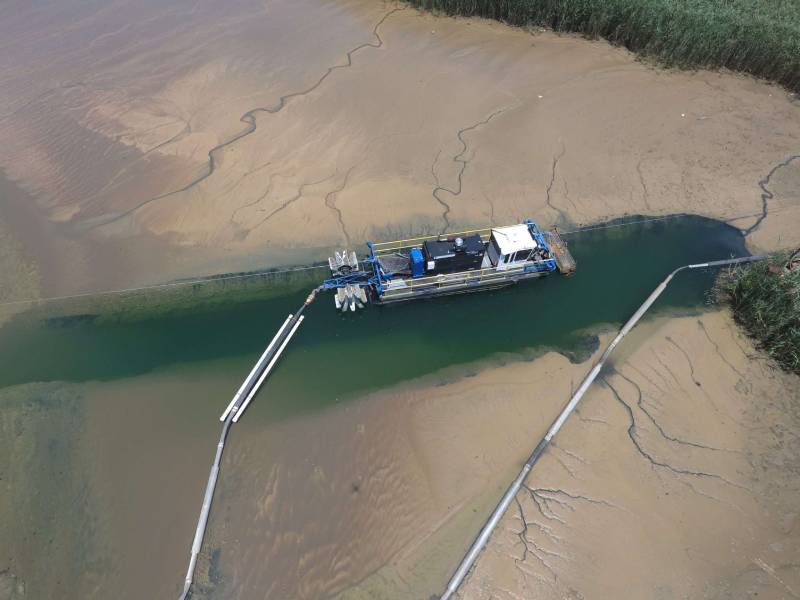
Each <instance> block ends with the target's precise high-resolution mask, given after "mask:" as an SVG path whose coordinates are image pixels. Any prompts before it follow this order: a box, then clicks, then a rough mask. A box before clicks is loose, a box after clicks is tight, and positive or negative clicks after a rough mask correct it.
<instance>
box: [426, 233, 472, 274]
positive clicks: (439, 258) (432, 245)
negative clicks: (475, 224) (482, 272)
mask: <svg viewBox="0 0 800 600" xmlns="http://www.w3.org/2000/svg"><path fill="white" fill-rule="evenodd" d="M485 251H486V244H484V243H483V242H482V241H481V236H480V235H467V236H464V237H457V238H453V239H447V240H428V241H426V242H424V243H423V244H422V252H423V254H424V255H425V274H426V275H436V274H438V273H455V272H457V271H468V270H470V269H479V268H480V266H481V262H482V261H483V254H484V252H485Z"/></svg>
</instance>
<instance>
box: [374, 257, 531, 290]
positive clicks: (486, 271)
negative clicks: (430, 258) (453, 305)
mask: <svg viewBox="0 0 800 600" xmlns="http://www.w3.org/2000/svg"><path fill="white" fill-rule="evenodd" d="M545 262H547V261H531V262H525V263H523V264H521V265H520V266H518V267H511V268H509V269H505V270H502V271H498V270H497V269H496V268H495V267H486V268H483V269H477V270H474V271H466V272H462V273H446V274H440V275H429V276H427V277H418V278H416V279H403V280H402V281H403V283H405V285H398V286H397V287H393V286H392V283H388V284H387V285H386V287H385V288H384V291H383V296H384V297H385V298H390V297H397V296H405V295H410V294H412V293H413V292H414V290H416V289H419V288H432V287H435V288H436V289H447V288H456V287H462V286H466V285H467V284H468V283H471V282H475V281H479V282H484V283H493V282H499V281H502V280H504V279H508V278H509V277H510V276H511V275H519V274H520V273H524V272H525V267H527V266H530V265H534V264H537V263H542V264H543V263H545ZM541 272H545V271H544V270H543V271H538V270H537V271H531V272H530V273H531V274H533V273H541Z"/></svg>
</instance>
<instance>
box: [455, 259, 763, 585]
mask: <svg viewBox="0 0 800 600" xmlns="http://www.w3.org/2000/svg"><path fill="white" fill-rule="evenodd" d="M765 258H767V257H766V256H745V257H742V258H731V259H727V260H714V261H709V262H704V263H698V264H693V265H684V266H682V267H678V268H677V269H675V270H674V271H672V273H670V274H669V275H668V276H667V277H666V279H664V281H662V282H661V283H660V284H659V285H658V287H656V289H655V290H653V292H652V293H651V294H650V295H649V296H648V297H647V300H645V301H644V303H643V304H642V305H641V306H640V307H639V309H638V310H637V311H636V312H635V313H633V316H632V317H631V318H630V319H628V321H627V322H626V323H625V325H623V326H622V329H620V331H619V333H617V335H616V337H615V338H614V339H613V340H611V343H610V344H609V345H608V346H607V347H606V349H605V351H604V352H603V354H602V355H601V356H600V360H598V361H597V363H596V364H595V365H594V367H592V370H591V371H589V374H588V375H586V377H585V378H584V380H583V381H582V382H581V385H580V386H579V387H578V389H577V391H576V392H575V393H574V394H573V395H572V398H570V400H569V402H568V403H567V405H566V406H565V407H564V409H563V410H562V411H561V413H560V414H559V415H558V417H556V420H555V421H553V423H552V425H550V428H549V429H548V430H547V433H546V434H545V436H544V437H543V438H542V439H541V440H540V441H539V443H538V444H537V445H536V448H534V450H533V452H532V453H531V455H530V457H528V460H527V461H525V464H524V465H523V466H522V470H521V471H520V472H519V474H518V475H517V477H516V479H514V481H513V482H512V483H511V485H510V486H509V487H508V489H507V490H506V493H505V494H503V497H502V498H501V499H500V502H499V503H498V504H497V506H496V507H495V509H494V510H493V511H492V514H491V515H490V516H489V519H488V520H487V521H486V523H485V524H484V526H483V528H482V529H481V530H480V532H479V533H478V536H477V537H476V538H475V541H473V542H472V545H471V546H470V548H469V550H468V551H467V553H466V555H465V556H464V558H463V559H462V560H461V562H460V563H459V566H458V568H457V569H456V571H455V572H454V573H453V576H452V577H451V578H450V581H449V582H448V584H447V588H446V589H445V591H444V594H442V596H441V598H440V600H449V599H450V598H451V597H452V596H453V594H455V593H456V591H458V588H459V587H460V586H461V584H462V583H463V581H464V578H465V577H466V576H467V574H468V573H469V571H470V569H471V568H472V566H473V565H474V564H475V561H476V560H477V558H478V555H479V554H480V553H481V551H482V550H483V549H484V547H485V546H486V543H487V542H488V541H489V538H490V537H491V535H492V532H493V531H494V529H495V527H497V525H498V523H499V522H500V519H501V518H502V517H503V515H504V514H505V512H506V510H507V509H508V506H509V505H510V504H511V501H512V500H513V499H514V497H515V496H516V495H517V492H519V490H520V488H521V487H522V484H523V483H524V482H525V479H526V478H527V476H528V473H530V471H531V469H533V467H534V465H535V464H536V462H537V461H538V460H539V458H540V457H541V456H542V454H543V453H544V451H545V449H546V448H547V446H548V444H549V443H550V440H552V439H553V437H554V436H555V435H556V434H557V433H558V431H559V429H561V426H562V425H564V422H565V421H566V420H567V418H568V417H569V416H570V414H572V411H573V410H575V407H576V406H577V405H578V403H579V402H580V401H581V399H582V398H583V395H584V394H585V393H586V390H587V389H589V386H590V385H591V384H592V382H593V381H594V380H595V379H596V378H597V376H598V375H599V373H600V370H601V369H602V368H603V366H604V365H605V362H606V360H608V357H609V356H611V353H612V352H613V351H614V348H616V347H617V344H619V343H620V341H622V338H624V337H625V336H626V335H627V334H628V333H629V332H630V331H631V329H633V328H634V326H635V325H636V324H637V323H638V322H639V320H640V319H641V318H642V316H644V314H645V313H646V312H647V311H648V310H649V308H650V307H651V306H652V305H653V303H654V302H655V301H656V300H657V299H658V297H659V296H660V295H661V294H662V292H663V291H664V290H665V289H666V287H667V285H669V282H670V281H672V279H673V277H675V275H677V274H678V273H680V272H681V271H684V270H687V269H703V268H707V267H722V266H726V265H735V264H741V263H748V262H755V261H759V260H764V259H765Z"/></svg>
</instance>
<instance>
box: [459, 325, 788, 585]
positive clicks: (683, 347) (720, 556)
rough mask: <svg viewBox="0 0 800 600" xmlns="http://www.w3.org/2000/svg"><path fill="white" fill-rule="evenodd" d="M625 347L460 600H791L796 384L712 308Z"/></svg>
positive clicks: (648, 331) (645, 331)
mask: <svg viewBox="0 0 800 600" xmlns="http://www.w3.org/2000/svg"><path fill="white" fill-rule="evenodd" d="M634 335H635V337H636V338H638V340H637V341H632V342H626V344H625V345H624V347H623V348H621V350H622V353H621V354H622V355H619V356H617V358H616V360H615V364H614V368H613V370H611V371H609V372H608V373H606V374H605V377H604V378H603V379H604V381H603V383H602V385H600V386H597V387H595V388H594V389H592V390H591V391H590V392H589V393H588V394H587V396H586V399H585V401H584V404H583V405H582V407H581V411H580V415H579V416H578V418H573V419H570V421H568V422H567V424H566V425H565V427H564V429H563V430H562V432H561V433H560V434H559V436H558V438H557V439H556V448H555V449H554V450H553V451H548V452H547V453H546V454H545V456H544V457H543V458H542V459H541V461H540V463H539V464H538V465H537V466H536V469H535V471H534V472H533V473H532V475H531V476H530V477H529V479H528V483H527V485H528V487H527V488H526V489H525V490H523V491H522V492H521V493H520V494H519V495H518V496H517V499H516V504H515V505H512V507H511V509H510V510H509V512H508V513H507V514H506V516H505V517H504V519H503V521H502V522H501V524H500V526H499V528H498V530H497V534H496V535H495V536H494V537H493V538H492V540H491V542H490V545H489V547H488V549H487V551H486V552H485V553H484V554H483V556H482V557H481V559H480V561H479V563H478V565H477V568H476V570H475V571H474V572H473V574H472V576H471V577H470V579H469V581H468V583H467V584H466V585H465V586H464V587H463V589H462V597H463V598H474V599H476V600H480V599H488V598H496V599H511V598H532V597H536V598H653V599H662V598H699V597H702V598H754V597H758V598H776V599H777V598H794V597H796V596H797V594H798V593H800V565H798V563H797V557H798V555H799V553H800V528H799V527H798V525H799V522H798V517H799V516H800V515H798V511H797V494H798V492H800V478H798V474H799V473H800V435H799V432H800V381H799V380H798V378H797V377H796V376H792V375H788V374H785V373H781V372H780V371H776V370H775V368H774V367H773V366H772V365H770V364H769V363H768V362H767V361H765V360H764V359H763V357H762V356H760V355H759V354H758V353H756V352H755V351H754V350H753V348H752V346H751V345H750V343H749V341H748V340H747V339H745V338H744V337H743V336H742V334H741V333H740V332H739V331H738V330H737V328H736V327H735V325H733V324H732V322H731V321H730V319H729V317H728V316H727V315H726V314H725V313H709V314H705V315H703V316H701V317H699V318H681V319H675V320H669V321H660V322H656V323H649V324H646V325H645V326H644V327H642V328H641V329H640V330H637V331H636V332H635V334H634Z"/></svg>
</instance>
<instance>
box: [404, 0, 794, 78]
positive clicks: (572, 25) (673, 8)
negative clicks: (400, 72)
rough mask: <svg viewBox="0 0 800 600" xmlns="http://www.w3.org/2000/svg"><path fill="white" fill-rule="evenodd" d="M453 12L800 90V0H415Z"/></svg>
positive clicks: (685, 66)
mask: <svg viewBox="0 0 800 600" xmlns="http://www.w3.org/2000/svg"><path fill="white" fill-rule="evenodd" d="M409 2H410V3H411V4H413V5H415V6H417V7H420V8H423V9H427V10H433V11H441V12H444V13H447V14H451V15H463V16H479V17H487V18H490V19H497V20H499V21H504V22H506V23H509V24H511V25H522V26H540V27H548V28H551V29H554V30H556V31H571V32H577V33H581V34H584V35H586V36H589V37H603V38H605V39H607V40H609V41H610V42H612V43H615V44H621V45H623V46H625V47H626V48H628V49H629V50H632V51H634V52H638V53H640V54H642V55H644V56H647V57H652V58H655V59H657V60H659V61H661V62H662V63H664V64H666V65H669V66H676V67H682V68H697V67H705V68H716V67H725V68H728V69H732V70H735V71H742V72H745V73H749V74H751V75H755V76H757V77H762V78H764V79H770V80H772V81H777V82H778V83H781V84H783V85H784V86H786V87H787V88H789V89H790V90H794V91H800V1H799V0H409Z"/></svg>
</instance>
